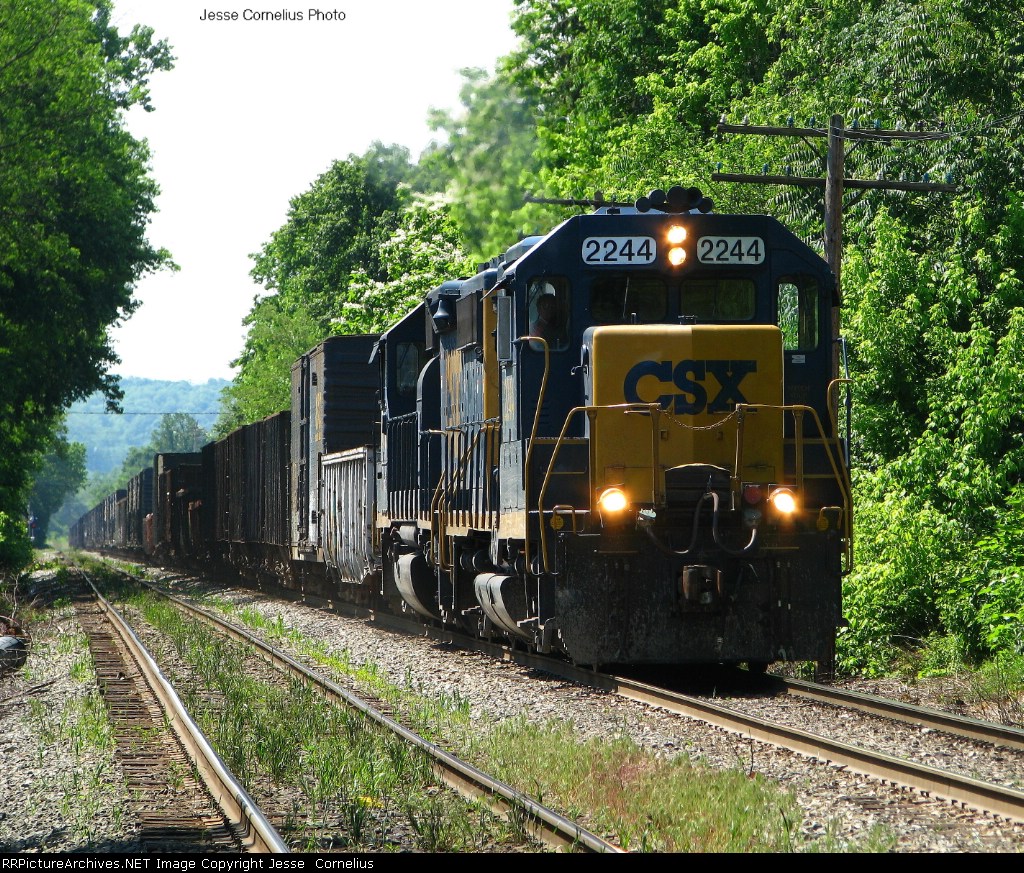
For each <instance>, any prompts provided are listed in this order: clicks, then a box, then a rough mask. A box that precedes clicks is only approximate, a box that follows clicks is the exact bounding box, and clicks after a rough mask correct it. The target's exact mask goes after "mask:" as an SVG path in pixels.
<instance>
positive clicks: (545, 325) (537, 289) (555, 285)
mask: <svg viewBox="0 0 1024 873" xmlns="http://www.w3.org/2000/svg"><path fill="white" fill-rule="evenodd" d="M526 307H527V317H528V319H529V322H528V323H529V327H528V329H527V331H526V333H528V334H529V335H530V336H538V337H541V338H542V339H545V340H547V344H548V348H549V349H550V350H551V351H553V352H560V351H563V350H565V349H567V348H568V347H569V283H568V281H567V280H565V279H562V278H559V277H556V276H545V277H544V278H543V279H535V280H533V281H531V282H530V283H529V285H528V287H527V295H526ZM530 348H532V349H538V350H542V349H543V348H544V346H543V344H542V343H539V342H531V343H530Z"/></svg>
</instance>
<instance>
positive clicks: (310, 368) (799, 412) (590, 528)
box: [73, 187, 852, 670]
mask: <svg viewBox="0 0 1024 873" xmlns="http://www.w3.org/2000/svg"><path fill="white" fill-rule="evenodd" d="M594 205H595V209H594V210H593V211H592V212H588V213H586V214H578V215H575V216H573V217H571V218H569V219H567V220H566V221H564V222H563V223H562V224H560V225H558V226H557V227H556V228H555V229H553V230H552V231H551V232H550V233H548V234H547V235H546V236H542V237H530V238H527V239H524V240H521V241H520V242H518V243H516V244H515V245H513V246H512V247H511V248H509V249H508V250H507V251H506V252H505V253H504V254H503V255H501V256H499V257H497V258H495V259H493V260H492V261H491V262H489V263H487V264H484V265H483V266H482V268H481V269H480V271H479V272H478V273H477V274H476V275H474V276H472V277H469V278H463V279H457V280H451V281H447V282H444V283H443V284H441V285H440V286H439V287H437V288H435V289H433V290H432V291H430V292H429V293H428V294H427V295H425V298H424V299H423V301H422V302H421V303H420V304H419V305H418V306H416V307H415V308H414V309H413V310H412V311H411V312H409V313H408V314H407V315H405V316H404V317H403V318H402V319H401V320H399V321H398V322H397V323H396V324H394V325H393V326H391V327H390V328H389V329H387V330H386V331H384V332H383V333H382V334H380V335H379V336H357V337H350V336H339V337H331V338H329V339H327V340H325V341H324V342H323V343H321V344H320V345H319V346H317V347H316V348H315V349H313V350H311V351H310V352H308V353H307V354H305V355H303V356H302V357H301V358H300V359H299V360H298V361H297V362H296V363H295V364H294V366H293V368H292V406H291V409H290V410H289V411H287V412H282V413H280V414H279V415H278V416H274V417H271V418H270V419H267V420H264V421H263V422H257V423H255V424H253V425H249V426H248V427H246V428H243V429H241V430H239V431H236V432H235V433H232V434H230V435H229V436H228V437H226V438H225V439H223V440H221V441H219V442H216V443H213V444H211V445H209V446H206V447H205V448H204V449H203V451H202V452H201V454H200V457H199V459H198V461H197V462H196V463H193V464H188V463H185V462H184V461H182V459H176V460H175V463H172V464H170V465H169V466H168V464H167V463H166V460H167V456H158V457H157V459H156V464H155V467H154V471H153V474H152V476H151V480H152V481H153V483H154V496H153V510H152V518H151V521H150V530H151V536H152V541H149V540H147V542H149V545H148V546H147V551H149V552H150V553H151V554H152V555H154V556H156V557H167V558H172V557H179V558H180V557H184V556H189V557H192V558H194V559H201V560H203V561H216V562H223V563H227V564H230V565H231V566H232V567H235V568H237V569H239V570H240V571H241V572H243V573H244V574H245V575H246V576H248V577H249V578H250V579H259V578H260V577H261V576H262V575H265V574H266V575H272V576H274V577H277V578H279V579H282V580H284V581H285V583H286V584H288V585H290V586H292V587H294V588H297V589H301V590H309V591H314V590H320V591H327V592H328V593H330V595H331V596H333V597H341V598H345V599H349V600H354V601H359V602H362V603H366V604H371V605H374V606H376V607H377V608H391V609H401V610H405V611H412V612H414V613H416V614H418V615H419V616H420V617H422V619H423V621H424V622H432V623H436V624H439V625H445V626H451V627H457V628H459V629H461V630H464V631H468V632H470V633H473V634H476V635H479V636H481V637H484V638H496V639H500V640H503V641H507V642H508V643H510V644H514V645H519V646H522V647H526V648H530V649H533V650H537V651H540V652H557V653H561V654H564V655H565V656H567V657H568V658H571V659H572V660H574V661H575V662H577V663H581V664H588V665H611V664H627V663H628V664H696V663H710V662H715V663H746V664H748V665H750V666H751V667H753V668H755V669H757V668H763V667H764V666H765V665H766V664H768V663H770V662H773V661H815V662H817V663H818V664H819V666H820V667H821V668H822V669H823V670H828V669H829V668H830V667H831V663H832V659H833V657H834V644H835V638H836V632H837V628H838V627H839V626H840V624H841V622H842V614H841V612H842V610H841V579H842V576H843V574H844V573H845V572H848V571H849V568H850V563H851V560H852V541H851V501H850V489H849V476H848V469H847V467H848V464H847V457H846V448H845V444H844V440H843V439H842V435H841V433H840V428H839V426H838V420H837V405H838V404H837V393H838V388H839V386H840V385H841V383H842V381H843V380H839V379H836V378H835V373H834V370H835V363H834V349H835V348H836V344H835V342H834V337H833V335H832V313H833V307H835V306H836V305H838V300H837V296H836V289H835V281H834V277H833V275H832V273H831V271H830V270H829V267H828V265H827V264H826V263H825V262H824V261H823V260H822V258H821V257H820V256H819V255H817V254H816V253H815V252H814V251H813V250H812V249H810V248H809V247H808V246H806V245H805V244H804V243H803V242H801V241H800V240H799V239H798V238H797V237H796V236H795V235H794V234H792V233H791V232H789V231H788V230H787V229H786V228H784V227H783V226H782V225H781V224H780V223H779V222H778V221H776V220H775V219H774V218H771V217H768V216H763V215H724V214H722V215H720V214H715V213H714V212H713V211H712V210H711V208H710V204H709V202H708V201H707V200H706V198H703V197H702V196H701V194H700V192H699V191H697V190H696V189H683V188H678V187H677V188H673V189H671V190H670V191H669V192H667V193H665V192H661V191H655V192H652V193H651V194H650V195H649V196H648V197H642V198H640V199H639V200H637V201H636V202H635V203H634V204H630V205H625V204H607V203H595V204H594ZM161 465H163V467H166V469H162V468H161ZM190 467H191V468H192V469H193V474H190V475H185V473H184V471H185V470H188V469H189V468H190ZM179 471H181V472H180V473H179ZM172 474H173V475H172ZM112 499H113V500H114V506H115V508H116V506H118V505H120V504H119V503H118V498H117V497H116V496H115V497H114V498H112ZM108 500H109V499H108ZM136 505H141V504H140V503H139V501H136ZM110 511H111V506H110V505H108V503H106V502H105V503H103V504H100V505H99V506H98V507H97V508H96V509H95V510H93V512H92V514H90V515H88V516H86V517H85V518H83V520H82V521H81V523H80V525H79V526H77V527H76V529H75V531H74V533H73V544H77V545H80V546H83V547H99V546H100V545H104V544H100V543H98V542H96V541H94V540H93V539H91V537H93V536H94V535H96V534H97V533H100V532H102V533H103V534H104V535H109V536H111V537H116V535H117V531H118V528H116V526H115V527H112V526H111V525H110V524H108V522H107V513H109V512H110ZM93 514H97V515H98V516H99V517H97V518H93V517H92V515H93ZM153 519H155V520H156V523H155V524H153V523H152V520H153ZM172 519H175V520H177V521H176V523H175V524H176V526H175V524H168V521H169V520H172ZM105 545H107V546H108V547H109V546H118V545H123V544H121V543H115V542H110V543H106V544H105Z"/></svg>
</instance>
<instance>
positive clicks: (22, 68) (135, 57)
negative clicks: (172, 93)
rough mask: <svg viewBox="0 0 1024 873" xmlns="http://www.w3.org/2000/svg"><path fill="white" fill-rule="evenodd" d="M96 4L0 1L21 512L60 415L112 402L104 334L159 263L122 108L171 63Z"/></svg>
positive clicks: (6, 311)
mask: <svg viewBox="0 0 1024 873" xmlns="http://www.w3.org/2000/svg"><path fill="white" fill-rule="evenodd" d="M110 11H111V4H110V2H109V0H56V2H53V0H17V2H15V0H0V20H2V21H3V27H2V28H0V59H2V62H0V143H2V146H0V385H3V393H2V394H0V459H2V461H0V468H2V469H0V474H2V479H0V481H2V482H3V487H2V488H0V508H3V509H4V510H5V511H7V512H8V513H9V514H12V513H14V512H19V513H20V511H21V507H22V505H23V501H24V499H25V497H26V493H25V488H26V482H27V478H28V476H29V474H30V470H31V468H32V466H33V459H34V457H35V456H36V455H38V453H39V452H40V447H41V446H43V445H45V444H46V443H47V441H48V438H49V434H50V432H51V431H52V430H53V428H54V426H55V424H56V422H57V421H58V419H59V414H60V412H61V410H62V409H63V407H65V406H66V405H67V404H70V403H71V402H72V401H74V400H76V399H79V398H81V397H85V396H86V395H88V394H90V393H91V392H92V391H94V390H97V389H99V390H102V391H103V392H104V393H105V394H106V396H107V398H108V399H109V400H110V401H111V402H112V403H116V401H117V399H118V398H119V396H120V392H119V391H118V388H117V383H116V379H115V377H114V376H112V375H111V374H110V373H109V367H110V366H111V365H112V364H113V363H115V362H116V360H117V358H116V356H115V355H114V352H113V350H112V348H111V346H110V343H109V339H108V337H107V332H106V331H107V327H108V326H110V325H111V324H113V323H114V322H116V321H117V320H118V319H119V318H123V317H126V316H127V315H129V314H130V313H131V311H132V310H133V308H134V306H135V302H134V301H133V299H132V288H133V285H134V283H135V282H136V281H137V280H138V279H139V277H140V276H141V275H143V274H144V273H146V272H148V271H150V270H154V269H156V268H158V267H159V266H160V265H161V264H163V263H164V262H165V261H166V253H164V252H162V251H159V250H157V249H155V248H153V246H152V245H151V244H150V243H149V242H148V240H147V239H146V227H147V223H148V216H149V214H150V213H151V212H152V211H153V209H154V203H153V201H154V197H155V196H156V193H157V189H156V186H155V185H154V183H153V182H152V180H151V179H150V178H149V177H148V175H147V162H148V158H149V154H148V151H147V148H146V145H145V143H143V142H139V141H137V140H135V139H133V138H132V137H131V136H130V135H129V134H128V132H127V131H126V130H125V129H124V127H123V124H122V113H123V110H124V109H126V108H128V107H129V106H132V105H142V106H146V105H148V78H149V75H150V74H151V73H152V72H153V71H155V70H158V69H168V68H169V67H170V65H171V58H170V54H169V52H168V50H167V47H166V46H165V45H164V44H163V43H154V42H153V39H152V31H150V30H149V29H146V28H136V29H135V30H134V31H133V32H132V33H131V34H130V35H129V36H127V37H121V36H119V35H118V34H117V32H116V30H115V29H114V28H112V27H111V26H110V24H109V20H110Z"/></svg>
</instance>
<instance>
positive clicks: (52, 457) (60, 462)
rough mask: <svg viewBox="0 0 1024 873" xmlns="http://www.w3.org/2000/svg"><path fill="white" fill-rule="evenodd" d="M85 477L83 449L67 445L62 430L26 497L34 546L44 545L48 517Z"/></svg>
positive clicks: (55, 437)
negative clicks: (32, 528) (32, 522)
mask: <svg viewBox="0 0 1024 873" xmlns="http://www.w3.org/2000/svg"><path fill="white" fill-rule="evenodd" d="M85 477H86V472H85V446H84V445H82V444H81V443H69V442H68V441H67V438H66V432H65V431H64V430H63V429H62V430H61V431H60V432H58V433H57V434H56V435H55V436H54V437H53V440H52V442H51V444H50V448H49V450H48V451H47V452H46V454H45V455H44V456H43V460H42V466H41V469H40V470H39V472H38V473H36V476H35V480H34V481H33V483H32V490H31V492H30V494H29V508H30V510H31V512H32V515H33V516H34V517H35V530H34V534H33V536H34V544H35V545H37V546H41V545H43V544H44V543H46V541H47V533H48V531H49V528H50V517H51V516H52V515H53V514H54V513H55V512H56V511H57V510H58V509H60V507H61V504H63V503H64V498H65V497H67V496H68V495H69V494H74V493H75V491H77V490H78V489H79V488H80V487H81V485H82V483H83V482H84V481H85Z"/></svg>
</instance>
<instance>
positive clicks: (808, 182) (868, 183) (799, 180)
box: [711, 115, 956, 376]
mask: <svg viewBox="0 0 1024 873" xmlns="http://www.w3.org/2000/svg"><path fill="white" fill-rule="evenodd" d="M718 132H719V133H737V134H757V135H759V136H789V137H798V138H801V139H808V138H812V137H825V138H827V141H828V146H827V152H826V156H825V176H824V178H816V177H808V176H788V175H787V176H769V175H767V173H766V174H763V175H760V176H758V175H753V174H745V173H712V174H711V178H712V179H713V180H714V181H716V182H748V183H752V184H755V185H795V186H797V187H800V188H824V190H825V233H824V243H825V260H826V261H828V265H829V266H830V267H831V268H832V272H833V273H834V274H835V277H836V293H837V295H838V296H839V300H840V301H842V285H841V274H842V260H843V193H844V191H845V190H846V189H848V188H853V189H878V190H888V191H956V186H955V185H949V184H943V183H939V182H902V181H895V180H888V179H847V178H846V173H845V162H846V148H845V145H844V142H845V141H846V140H850V141H852V142H853V143H854V144H855V145H856V144H859V143H862V142H882V143H889V142H896V141H900V140H918V141H920V140H936V139H946V138H948V136H949V134H946V133H942V132H939V131H925V130H914V131H911V130H880V129H878V128H861V127H856V126H854V127H844V126H843V117H842V116H841V115H833V116H832V118H831V119H830V120H829V124H828V129H827V130H826V129H823V128H819V127H814V126H813V120H812V126H810V127H794V126H792V125H788V126H786V127H771V126H768V127H763V126H757V125H752V124H726V123H725V122H724V121H722V122H720V123H719V125H718ZM838 337H839V309H838V307H833V309H832V340H833V342H835V341H836V340H837V339H838ZM838 354H839V350H838V349H835V353H834V354H833V376H838V375H839V359H838Z"/></svg>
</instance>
